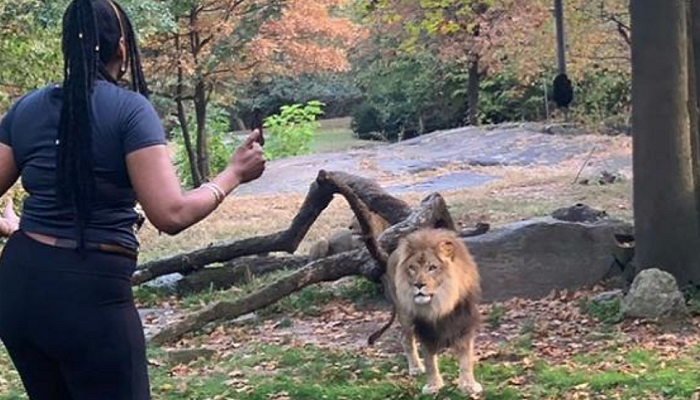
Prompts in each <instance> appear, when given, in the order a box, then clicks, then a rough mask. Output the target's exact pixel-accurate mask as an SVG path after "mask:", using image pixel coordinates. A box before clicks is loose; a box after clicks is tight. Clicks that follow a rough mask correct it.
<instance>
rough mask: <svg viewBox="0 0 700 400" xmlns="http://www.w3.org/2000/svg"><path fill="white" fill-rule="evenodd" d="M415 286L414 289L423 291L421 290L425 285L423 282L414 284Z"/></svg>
mask: <svg viewBox="0 0 700 400" xmlns="http://www.w3.org/2000/svg"><path fill="white" fill-rule="evenodd" d="M415 286H416V288H418V289H423V288H424V287H425V283H423V282H418V283H416V284H415Z"/></svg>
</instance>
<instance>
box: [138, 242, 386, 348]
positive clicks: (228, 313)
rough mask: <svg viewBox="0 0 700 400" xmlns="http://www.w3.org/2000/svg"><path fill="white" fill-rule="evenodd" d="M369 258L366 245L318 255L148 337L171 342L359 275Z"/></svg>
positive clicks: (159, 342) (153, 340) (156, 340)
mask: <svg viewBox="0 0 700 400" xmlns="http://www.w3.org/2000/svg"><path fill="white" fill-rule="evenodd" d="M371 261H372V259H371V257H370V255H369V252H368V251H367V250H365V249H362V250H355V251H351V252H347V253H342V254H338V255H335V256H332V257H328V258H323V259H320V260H318V261H315V262H313V263H311V264H309V265H307V266H306V267H304V268H302V269H300V270H297V271H295V272H293V273H291V274H290V275H288V276H286V277H283V278H280V279H278V280H277V281H275V282H273V283H272V284H270V285H268V286H266V287H265V288H263V289H261V290H259V291H257V292H255V293H251V294H249V295H247V296H245V297H242V298H240V299H238V300H234V301H221V302H218V303H215V304H212V305H211V306H209V307H207V308H205V309H204V310H202V311H199V312H195V313H193V314H190V315H188V316H187V317H185V319H184V320H182V321H180V322H178V323H176V324H174V325H171V326H169V327H167V328H165V329H163V330H162V331H160V332H159V333H157V334H156V335H154V336H153V338H152V339H151V341H152V342H153V343H155V344H158V345H162V344H167V343H172V342H175V341H177V340H180V339H181V338H182V337H183V336H184V335H186V334H187V333H190V332H194V331H197V330H200V329H202V328H203V327H204V326H205V325H207V324H209V323H211V322H215V321H219V320H230V319H233V318H237V317H239V316H241V315H245V314H248V313H251V312H253V311H256V310H259V309H261V308H264V307H267V306H269V305H271V304H274V303H276V302H277V301H279V300H280V299H283V298H284V297H287V296H289V295H290V294H292V293H294V292H297V291H299V290H301V289H303V288H305V287H307V286H309V285H312V284H314V283H319V282H331V281H336V280H338V279H340V278H342V277H345V276H351V275H361V274H362V269H363V267H364V266H365V265H366V264H367V263H368V262H371Z"/></svg>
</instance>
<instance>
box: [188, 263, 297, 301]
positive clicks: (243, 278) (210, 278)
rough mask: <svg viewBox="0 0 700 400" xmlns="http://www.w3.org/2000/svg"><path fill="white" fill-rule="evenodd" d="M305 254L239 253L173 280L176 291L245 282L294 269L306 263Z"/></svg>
mask: <svg viewBox="0 0 700 400" xmlns="http://www.w3.org/2000/svg"><path fill="white" fill-rule="evenodd" d="M308 261H309V260H308V258H307V257H272V256H266V257H243V258H238V259H235V260H232V261H229V262H227V263H226V264H224V265H222V266H221V267H214V268H202V269H200V270H199V271H195V272H193V273H191V274H189V275H187V276H185V277H184V278H183V279H182V280H180V281H178V282H177V292H178V293H179V294H187V293H196V292H201V291H204V290H209V289H215V290H223V289H228V288H230V287H232V286H236V285H241V284H245V283H248V282H250V281H251V280H252V278H253V277H258V276H262V275H267V274H270V273H273V272H279V271H285V270H297V269H299V268H301V267H303V266H305V265H306V264H307V263H308Z"/></svg>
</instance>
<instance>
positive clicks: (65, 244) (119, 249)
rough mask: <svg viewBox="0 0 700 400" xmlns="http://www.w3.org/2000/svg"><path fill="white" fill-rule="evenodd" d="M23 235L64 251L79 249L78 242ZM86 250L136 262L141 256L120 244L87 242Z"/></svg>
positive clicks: (28, 234) (32, 234) (27, 233)
mask: <svg viewBox="0 0 700 400" xmlns="http://www.w3.org/2000/svg"><path fill="white" fill-rule="evenodd" d="M22 233H24V234H25V235H27V236H28V237H30V238H31V239H34V240H36V241H37V242H39V243H42V244H46V245H49V246H54V247H58V248H62V249H70V250H76V249H77V248H78V241H77V240H73V239H65V238H56V237H53V236H48V235H44V234H40V233H34V232H25V231H22ZM85 248H86V249H88V250H99V251H103V252H106V253H115V254H120V255H123V256H127V257H129V258H132V259H134V260H136V259H138V255H139V253H138V252H137V251H135V250H131V249H127V248H126V247H123V246H120V245H118V244H109V243H93V242H85Z"/></svg>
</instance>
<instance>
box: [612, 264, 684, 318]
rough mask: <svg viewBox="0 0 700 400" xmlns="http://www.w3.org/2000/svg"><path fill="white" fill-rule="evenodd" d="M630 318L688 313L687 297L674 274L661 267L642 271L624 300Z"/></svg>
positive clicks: (624, 309) (623, 307) (623, 303)
mask: <svg viewBox="0 0 700 400" xmlns="http://www.w3.org/2000/svg"><path fill="white" fill-rule="evenodd" d="M622 312H623V313H624V315H625V316H626V317H629V318H650V319H653V318H660V317H667V316H673V315H682V314H685V313H686V308H685V299H684V297H683V294H682V293H681V291H680V290H679V289H678V283H677V282H676V279H675V278H674V277H673V275H671V274H669V273H668V272H664V271H661V270H659V269H656V268H653V269H646V270H644V271H642V272H640V273H639V274H638V275H637V277H636V278H634V282H632V287H631V288H630V291H629V293H627V296H626V297H625V298H624V300H623V302H622Z"/></svg>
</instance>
